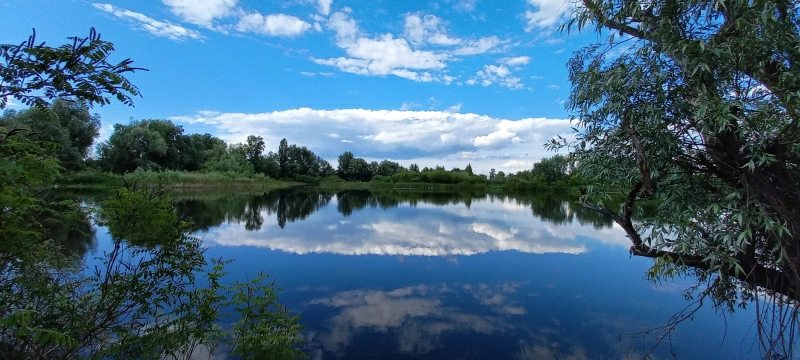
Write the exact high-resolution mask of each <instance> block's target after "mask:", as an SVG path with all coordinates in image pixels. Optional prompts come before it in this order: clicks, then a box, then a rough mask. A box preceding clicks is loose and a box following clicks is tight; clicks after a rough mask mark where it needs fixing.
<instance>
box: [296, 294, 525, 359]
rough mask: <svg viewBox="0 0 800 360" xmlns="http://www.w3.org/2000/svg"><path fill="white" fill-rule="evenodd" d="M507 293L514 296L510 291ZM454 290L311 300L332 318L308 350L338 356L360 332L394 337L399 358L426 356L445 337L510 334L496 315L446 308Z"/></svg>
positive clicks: (493, 301)
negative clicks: (325, 310)
mask: <svg viewBox="0 0 800 360" xmlns="http://www.w3.org/2000/svg"><path fill="white" fill-rule="evenodd" d="M483 285H484V286H486V285H485V284H483ZM467 286H468V285H467ZM497 287H499V288H502V287H503V286H497ZM510 289H512V291H513V289H514V288H513V287H511V288H510ZM454 291H456V290H455V289H451V288H450V287H447V286H433V287H432V286H426V285H418V286H410V287H404V288H399V289H394V290H390V291H380V290H351V291H343V292H339V293H336V294H334V295H333V296H331V297H327V298H319V299H313V300H311V301H310V304H311V305H318V306H325V307H328V308H330V309H328V311H335V312H336V315H334V316H333V317H332V318H331V319H330V321H329V323H328V326H327V328H326V329H324V330H323V331H321V332H320V333H318V334H315V336H314V337H313V338H312V339H310V341H311V343H312V348H313V347H314V346H317V347H320V348H319V349H313V350H312V353H317V354H319V353H320V350H322V351H323V352H327V353H331V354H335V355H342V354H343V351H344V350H345V349H346V348H347V347H349V346H350V345H351V343H352V341H353V339H354V338H355V337H356V336H357V335H358V334H359V333H363V332H373V333H381V334H386V336H387V337H391V338H396V341H397V342H396V348H395V349H394V350H395V351H396V352H398V353H410V354H426V353H429V352H431V351H433V350H435V349H439V348H441V347H442V346H443V344H442V337H443V336H445V335H448V334H458V335H459V336H464V335H465V334H469V333H474V334H483V335H492V334H495V333H500V332H504V331H507V330H510V329H512V326H511V325H509V324H507V323H506V322H505V321H504V320H503V318H501V317H499V316H497V315H494V314H488V315H476V314H474V313H473V311H474V309H470V310H471V311H470V312H465V311H463V309H459V308H455V307H452V306H449V305H445V304H444V303H443V301H442V299H441V297H442V296H443V295H446V294H448V293H453V292H454ZM503 302H504V297H503V295H502V294H497V296H491V298H490V299H488V301H487V302H482V304H484V305H487V306H491V307H495V306H500V307H502V305H503V304H502V303H503ZM517 311H519V310H517ZM523 312H524V311H523ZM387 350H388V349H387Z"/></svg>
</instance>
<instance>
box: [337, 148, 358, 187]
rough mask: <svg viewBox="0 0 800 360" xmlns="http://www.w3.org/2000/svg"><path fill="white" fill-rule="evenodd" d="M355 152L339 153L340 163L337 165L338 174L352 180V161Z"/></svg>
mask: <svg viewBox="0 0 800 360" xmlns="http://www.w3.org/2000/svg"><path fill="white" fill-rule="evenodd" d="M353 158H354V156H353V153H351V152H349V151H345V152H343V153H342V154H341V155H339V159H338V160H339V163H338V166H337V167H336V174H337V175H339V177H340V178H342V179H344V180H350V163H351V162H353Z"/></svg>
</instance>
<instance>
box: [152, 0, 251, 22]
mask: <svg viewBox="0 0 800 360" xmlns="http://www.w3.org/2000/svg"><path fill="white" fill-rule="evenodd" d="M162 3H164V5H166V6H167V7H168V8H169V10H170V11H171V12H172V13H173V14H175V15H177V16H178V17H180V18H181V19H183V21H186V22H188V23H192V24H196V25H201V26H205V27H208V28H211V27H213V22H214V20H216V19H218V18H222V17H226V16H229V15H231V14H233V13H234V12H235V11H234V10H235V9H236V6H237V1H236V0H162Z"/></svg>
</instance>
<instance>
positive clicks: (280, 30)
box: [236, 12, 311, 37]
mask: <svg viewBox="0 0 800 360" xmlns="http://www.w3.org/2000/svg"><path fill="white" fill-rule="evenodd" d="M309 29H311V24H309V23H307V22H305V21H303V20H301V19H299V18H297V17H295V16H291V15H286V14H269V15H262V14H260V13H258V12H254V13H250V14H247V15H244V16H242V17H241V18H240V19H239V23H238V24H237V25H236V30H239V31H242V32H255V33H260V34H264V35H270V36H286V37H293V36H298V35H301V34H302V33H304V32H306V31H308V30H309Z"/></svg>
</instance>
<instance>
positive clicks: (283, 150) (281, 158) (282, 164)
mask: <svg viewBox="0 0 800 360" xmlns="http://www.w3.org/2000/svg"><path fill="white" fill-rule="evenodd" d="M288 165H289V142H288V141H286V138H283V139H281V142H280V144H279V145H278V167H279V168H280V169H281V176H286V172H287V167H288Z"/></svg>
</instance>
